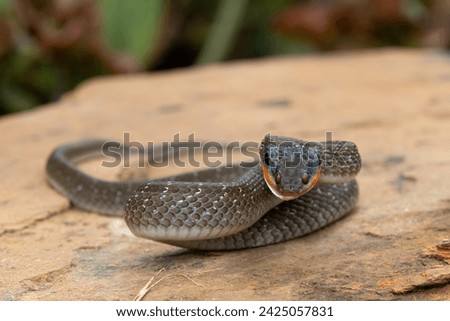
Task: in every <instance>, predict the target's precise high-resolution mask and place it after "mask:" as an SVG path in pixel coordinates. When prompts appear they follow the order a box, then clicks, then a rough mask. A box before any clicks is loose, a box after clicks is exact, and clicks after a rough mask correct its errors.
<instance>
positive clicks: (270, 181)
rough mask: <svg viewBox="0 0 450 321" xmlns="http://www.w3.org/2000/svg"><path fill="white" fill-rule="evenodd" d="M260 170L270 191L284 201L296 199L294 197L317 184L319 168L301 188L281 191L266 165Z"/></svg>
mask: <svg viewBox="0 0 450 321" xmlns="http://www.w3.org/2000/svg"><path fill="white" fill-rule="evenodd" d="M262 172H263V176H264V180H265V181H266V183H267V186H269V188H270V190H271V191H272V193H273V194H275V195H276V196H277V197H278V198H281V199H282V200H285V201H290V200H293V199H296V198H298V197H300V196H302V195H303V194H305V193H307V192H309V191H310V190H311V189H312V188H313V187H314V186H315V185H316V184H317V182H318V181H319V179H320V168H318V169H317V172H316V174H315V175H314V176H313V177H312V178H311V180H310V181H309V183H308V184H307V185H305V187H304V188H302V189H301V190H298V191H295V192H291V191H281V190H280V188H279V187H278V185H277V183H276V182H275V179H274V178H273V176H272V175H271V174H270V172H269V169H268V167H267V166H264V165H263V166H262Z"/></svg>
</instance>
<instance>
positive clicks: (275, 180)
mask: <svg viewBox="0 0 450 321" xmlns="http://www.w3.org/2000/svg"><path fill="white" fill-rule="evenodd" d="M104 143H105V141H101V140H85V141H81V142H75V143H69V144H65V145H62V146H59V147H57V148H56V149H55V150H54V151H53V152H52V153H51V155H50V157H49V159H48V162H47V166H46V173H47V180H48V182H49V184H50V185H51V186H52V187H53V188H54V189H56V190H57V191H58V192H60V193H61V194H63V195H64V196H66V197H68V198H69V199H70V201H71V202H72V203H73V204H74V205H75V206H76V207H79V208H81V209H83V210H87V211H94V212H99V213H103V214H108V215H121V216H122V215H123V217H124V219H125V221H126V223H127V225H128V227H129V228H130V230H131V231H132V233H133V234H134V235H136V236H138V237H144V238H148V239H152V240H156V241H159V242H164V243H168V244H172V245H176V246H181V247H186V248H193V249H199V250H233V249H242V248H250V247H258V246H264V245H269V244H275V243H278V242H282V241H287V240H290V239H293V238H296V237H299V236H302V235H305V234H308V233H310V232H313V231H315V230H317V229H320V228H322V227H324V226H326V225H328V224H330V223H332V222H334V221H336V220H338V219H340V218H341V217H343V216H344V215H346V214H348V213H349V212H350V211H351V210H352V209H353V208H354V207H355V205H356V202H357V199H358V185H357V182H356V180H355V176H356V174H357V173H358V172H359V170H360V167H361V157H360V155H359V152H358V149H357V147H356V145H355V144H353V143H352V142H349V141H327V142H321V143H310V142H306V141H303V140H300V139H295V138H289V137H282V136H270V135H266V136H265V137H264V139H263V140H262V142H261V143H260V148H259V153H260V161H259V162H257V163H256V164H254V166H249V167H241V166H234V167H231V168H227V167H219V168H213V169H207V170H201V171H198V172H194V173H188V174H182V175H179V176H174V177H170V178H167V179H161V180H150V181H119V182H113V181H105V180H101V179H98V178H95V177H92V176H89V175H88V174H86V173H84V172H82V171H81V170H79V169H78V168H77V163H78V162H80V160H83V159H85V158H87V157H91V156H93V155H95V154H97V155H98V154H100V151H101V148H102V146H103V144H104Z"/></svg>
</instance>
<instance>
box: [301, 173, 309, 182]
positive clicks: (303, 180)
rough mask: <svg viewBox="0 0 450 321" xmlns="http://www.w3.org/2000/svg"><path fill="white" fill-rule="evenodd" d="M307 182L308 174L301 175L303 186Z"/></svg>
mask: <svg viewBox="0 0 450 321" xmlns="http://www.w3.org/2000/svg"><path fill="white" fill-rule="evenodd" d="M308 182H309V174H308V173H303V176H302V183H303V184H308Z"/></svg>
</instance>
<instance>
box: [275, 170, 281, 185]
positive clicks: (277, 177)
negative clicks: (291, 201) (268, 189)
mask: <svg viewBox="0 0 450 321" xmlns="http://www.w3.org/2000/svg"><path fill="white" fill-rule="evenodd" d="M275 183H276V184H277V185H278V184H280V183H281V174H280V172H276V173H275Z"/></svg>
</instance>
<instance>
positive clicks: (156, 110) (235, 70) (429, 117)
mask: <svg viewBox="0 0 450 321" xmlns="http://www.w3.org/2000/svg"><path fill="white" fill-rule="evenodd" d="M0 129H1V132H2V136H1V137H0V146H2V151H1V154H0V178H1V179H0V271H1V273H0V299H2V300H130V299H133V297H134V296H135V295H136V294H137V293H138V292H139V290H140V289H141V288H142V287H143V286H144V285H145V284H146V283H147V281H148V280H150V279H151V278H152V277H153V276H155V275H156V274H158V271H161V272H160V273H159V274H158V275H157V276H156V277H155V279H154V282H157V281H159V282H157V283H156V284H155V283H153V284H154V286H153V287H152V288H151V289H150V291H149V293H148V294H147V295H146V297H145V299H147V300H245V299H252V300H275V299H276V300H278V299H281V300H323V299H325V300H353V299H364V300H366V299H369V300H373V299H374V300H378V299H381V300H386V299H387V300H391V299H394V300H397V299H407V300H412V299H418V300H438V299H444V300H449V299H450V264H449V257H450V254H449V253H450V250H449V247H448V246H447V245H448V241H446V240H447V239H450V149H449V147H450V145H449V132H450V59H449V56H448V55H445V54H443V53H440V52H435V51H415V50H412V51H404V50H384V51H370V52H363V53H349V54H339V55H329V56H311V57H292V58H279V59H267V60H260V61H251V62H250V61H249V62H238V63H233V64H225V65H218V66H209V67H202V68H193V69H188V70H178V71H172V72H166V73H156V74H142V75H134V76H118V77H109V78H103V79H97V80H94V81H90V82H88V83H86V84H84V85H83V86H81V87H80V88H78V89H77V90H75V91H74V92H72V93H71V94H69V95H67V96H66V97H64V98H63V99H62V100H61V101H59V102H57V103H55V104H52V105H50V106H44V107H42V108H39V109H37V110H34V111H32V112H27V113H22V114H18V115H12V116H7V117H3V118H2V119H0ZM327 131H331V132H333V136H334V138H337V139H348V140H352V141H354V142H356V143H357V144H358V146H359V149H360V152H361V155H362V158H363V162H364V166H363V169H362V172H361V173H360V175H359V177H358V181H359V183H360V200H359V206H358V208H357V209H356V210H355V211H354V212H353V213H352V214H351V215H349V216H348V217H346V218H345V219H343V220H341V221H339V222H337V223H336V224H333V225H332V226H329V227H327V228H325V229H322V230H320V231H319V232H316V233H313V234H311V235H309V236H306V237H303V238H299V239H296V240H293V241H290V242H286V243H282V244H278V245H274V246H267V247H263V248H257V249H249V250H243V251H231V252H213V253H199V252H192V251H187V250H184V249H180V248H176V247H171V246H168V245H163V244H159V243H156V242H152V241H149V240H144V239H138V238H135V237H133V236H132V235H131V233H130V232H129V231H128V230H127V228H126V225H125V224H124V222H123V221H122V220H121V219H119V218H110V217H106V216H101V215H97V214H95V213H86V212H83V211H80V210H77V209H75V208H72V207H71V206H70V204H69V202H68V201H67V200H66V199H65V198H64V197H62V196H61V195H59V194H58V193H56V192H55V191H54V190H52V189H51V188H50V187H48V186H47V184H46V183H45V175H44V165H45V161H46V158H47V156H48V154H49V153H50V151H51V150H52V149H53V148H54V147H55V146H57V145H59V144H61V143H64V142H69V141H74V140H78V139H81V138H90V137H108V138H112V139H117V140H120V139H122V135H123V133H124V132H129V133H130V134H131V138H132V139H133V140H135V141H142V142H145V141H148V140H152V141H155V142H159V141H167V140H169V141H170V140H171V139H172V138H173V135H174V134H176V133H178V132H179V133H180V134H181V136H182V137H187V135H188V134H190V133H195V135H196V138H198V139H200V140H203V139H214V140H220V141H229V140H240V141H247V140H256V141H258V140H259V139H260V138H261V137H262V136H263V135H264V134H266V133H267V132H272V133H276V134H283V135H290V136H298V137H303V138H305V139H311V140H320V139H323V138H324V135H325V132H327ZM85 168H86V169H87V170H91V171H94V172H96V175H98V176H105V177H114V176H115V175H119V174H121V170H112V169H101V170H100V168H99V166H98V164H97V163H94V164H89V165H88V166H85Z"/></svg>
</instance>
